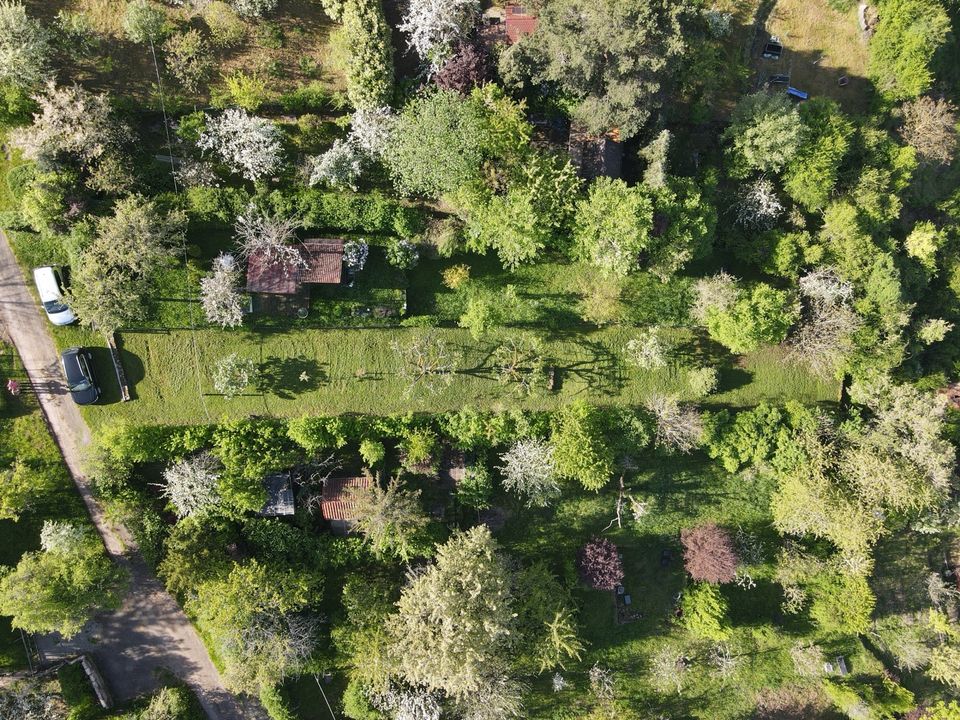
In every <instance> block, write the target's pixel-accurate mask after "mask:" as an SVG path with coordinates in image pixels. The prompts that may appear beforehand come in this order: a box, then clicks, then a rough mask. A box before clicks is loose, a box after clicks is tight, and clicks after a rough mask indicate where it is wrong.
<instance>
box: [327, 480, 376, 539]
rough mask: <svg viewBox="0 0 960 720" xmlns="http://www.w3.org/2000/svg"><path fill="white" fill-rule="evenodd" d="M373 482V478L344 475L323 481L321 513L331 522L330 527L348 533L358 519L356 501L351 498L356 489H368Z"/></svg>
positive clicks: (341, 532)
mask: <svg viewBox="0 0 960 720" xmlns="http://www.w3.org/2000/svg"><path fill="white" fill-rule="evenodd" d="M372 484H373V478H372V477H370V476H364V477H342V478H327V480H326V481H325V482H324V483H323V494H322V496H321V501H320V515H321V517H323V519H324V520H326V521H327V522H328V523H330V529H331V530H332V531H333V532H334V533H336V534H338V535H346V534H347V533H348V532H350V529H351V528H352V527H353V521H354V520H356V518H357V515H356V503H355V502H353V501H352V500H351V499H350V493H351V492H352V491H355V490H366V489H367V488H369V487H370V486H371V485H372Z"/></svg>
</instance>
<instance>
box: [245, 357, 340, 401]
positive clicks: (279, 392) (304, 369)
mask: <svg viewBox="0 0 960 720" xmlns="http://www.w3.org/2000/svg"><path fill="white" fill-rule="evenodd" d="M328 380H329V377H328V373H327V371H326V370H325V369H324V367H323V366H321V365H320V363H318V362H317V361H316V360H310V359H308V358H304V357H292V358H279V357H268V358H266V359H265V360H264V361H263V362H262V363H260V374H259V378H258V381H257V385H258V389H259V390H260V391H261V392H264V393H271V394H273V395H276V396H277V397H280V398H283V399H284V400H292V399H293V398H294V397H296V396H297V395H299V394H300V393H304V392H310V391H312V390H316V389H317V388H319V387H320V386H321V385H323V384H325V383H326V382H328Z"/></svg>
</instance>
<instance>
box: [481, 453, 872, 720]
mask: <svg viewBox="0 0 960 720" xmlns="http://www.w3.org/2000/svg"><path fill="white" fill-rule="evenodd" d="M625 484H626V487H627V490H628V491H629V492H630V493H631V494H632V495H633V496H634V497H636V498H637V499H646V500H647V501H648V502H650V504H651V505H650V507H651V511H650V513H649V514H648V515H647V516H646V518H645V519H644V520H643V521H642V522H640V523H634V522H632V521H626V522H624V526H623V528H622V529H619V528H616V527H614V528H613V529H612V530H608V531H606V532H604V528H605V527H606V526H607V525H608V523H609V522H610V520H611V519H612V518H613V516H614V506H615V502H616V492H615V490H614V488H613V484H612V483H611V486H609V487H608V488H606V489H605V490H604V491H603V492H602V493H601V494H599V495H585V494H584V493H583V492H582V491H581V492H577V491H576V490H575V489H574V488H568V489H566V490H565V492H564V495H563V499H562V500H561V501H560V503H559V504H558V505H557V506H556V507H555V508H552V509H549V510H531V509H527V508H522V507H514V508H512V510H511V511H510V513H509V515H510V516H509V519H508V521H507V523H506V525H505V527H504V529H503V530H502V531H501V532H500V533H499V534H498V540H499V541H500V542H501V543H502V544H503V546H504V548H505V549H506V550H507V552H509V553H511V554H513V555H517V556H522V557H525V558H537V559H538V560H541V559H542V560H546V561H547V562H548V563H550V564H551V565H552V566H553V567H558V568H566V571H565V573H564V576H565V580H567V581H568V582H570V584H571V586H572V587H573V593H574V595H575V596H576V599H577V601H578V605H579V606H580V607H582V608H583V610H582V612H581V615H580V626H581V631H582V636H583V638H584V639H585V640H586V641H587V642H588V645H587V650H586V652H585V654H584V657H583V660H582V662H579V663H574V664H572V665H569V666H568V667H567V669H566V670H565V671H563V672H562V674H563V676H564V677H565V679H566V680H567V681H568V683H569V684H570V685H569V688H568V689H566V690H564V691H563V692H561V693H554V692H552V690H551V688H550V677H549V676H545V677H542V678H540V679H538V681H537V682H536V684H535V692H534V693H533V695H532V698H531V703H530V705H529V706H528V707H527V708H526V712H525V717H529V718H544V719H546V718H579V717H585V716H587V715H588V714H589V712H590V709H591V708H592V707H593V700H592V698H591V697H590V694H589V692H588V680H587V673H588V671H589V669H590V668H591V667H592V666H593V664H594V663H599V664H600V665H602V666H604V667H607V668H610V669H611V670H612V671H613V672H614V674H615V677H616V692H617V696H618V697H619V698H621V699H622V700H623V702H624V703H625V705H626V706H627V707H630V708H631V709H633V710H634V711H636V712H637V713H638V715H642V716H643V717H660V716H662V715H666V716H668V717H684V718H710V719H711V720H721V719H726V718H730V719H731V720H732V719H733V718H744V717H749V716H750V714H751V712H752V711H753V709H754V707H755V700H756V696H757V695H758V694H759V693H761V692H763V691H764V690H767V689H771V688H778V687H781V686H783V685H790V684H791V683H794V682H797V681H798V678H797V676H796V675H795V673H794V670H793V664H792V662H791V659H790V656H789V648H790V647H791V646H792V645H793V644H794V643H796V642H798V641H812V640H816V641H818V642H821V643H824V644H825V646H827V647H828V648H829V652H831V653H833V654H843V655H844V656H845V657H846V658H847V661H848V663H849V664H850V666H851V668H852V669H853V672H854V673H856V674H862V675H864V676H876V675H877V674H879V672H880V671H881V669H882V666H881V665H880V663H879V662H878V661H877V660H876V658H874V657H873V656H872V655H871V654H870V653H869V652H867V650H866V649H865V648H864V647H863V645H861V644H860V643H859V642H858V641H857V640H855V639H848V640H845V641H844V642H842V643H840V644H836V643H833V644H831V643H829V641H827V640H826V639H825V638H819V637H816V633H815V632H814V631H813V628H812V627H811V626H810V625H809V624H807V623H805V622H802V621H798V620H796V619H793V618H791V617H789V616H788V617H786V618H785V617H784V616H783V615H782V613H781V612H780V609H779V607H780V601H781V599H782V598H781V593H780V590H779V587H778V586H776V585H775V584H774V583H773V582H772V581H771V578H772V574H773V569H774V563H773V560H774V548H775V547H776V546H777V544H778V541H777V538H776V533H775V532H774V531H773V529H772V527H771V525H770V517H769V514H768V511H767V510H766V508H767V507H768V503H769V495H770V492H771V490H772V486H771V484H770V482H769V481H767V480H764V479H761V478H746V477H744V476H741V475H731V474H728V473H726V472H724V471H723V470H722V469H720V468H718V467H717V466H716V464H715V463H712V462H710V461H709V460H708V459H707V458H705V457H704V456H702V455H693V456H690V457H682V458H678V457H671V456H662V455H661V456H654V457H649V456H648V457H645V458H643V459H642V461H641V462H640V465H639V467H638V468H637V470H636V471H635V472H634V473H632V474H630V475H628V476H627V477H626V478H625ZM705 521H714V522H717V523H719V524H721V525H723V526H725V527H727V528H730V529H731V530H733V531H735V530H736V529H737V528H742V529H743V530H744V531H745V532H746V533H748V534H749V535H750V536H751V537H752V538H754V540H755V541H756V542H758V543H759V544H760V546H761V548H762V550H761V554H762V559H761V561H760V562H759V563H757V564H754V565H751V566H749V568H748V569H749V571H750V573H751V574H752V576H753V578H754V580H755V581H756V583H757V587H756V588H754V589H753V590H744V589H742V588H739V587H737V586H735V585H725V586H723V588H722V589H723V593H724V595H725V596H726V598H727V600H728V601H729V604H730V621H731V625H732V627H733V634H732V637H731V638H730V640H729V645H730V648H731V651H732V654H733V655H734V656H735V658H736V661H737V669H736V671H735V675H734V676H732V677H731V678H729V679H728V680H726V681H724V680H723V679H721V678H719V677H717V676H716V674H715V673H712V672H710V671H709V665H708V663H707V662H706V655H707V653H708V652H709V650H710V647H711V645H710V644H709V643H704V642H699V641H697V640H695V639H693V638H691V637H690V636H689V635H688V634H686V632H685V631H683V630H682V629H681V628H679V627H677V626H676V624H675V623H674V613H673V610H674V606H675V601H676V597H677V595H678V593H680V591H681V590H682V589H683V587H684V585H685V584H686V582H687V580H686V576H685V573H684V570H683V561H682V555H681V547H680V543H679V531H680V530H681V529H682V528H684V527H689V526H691V525H696V524H698V523H700V522H705ZM600 534H603V535H604V536H606V537H609V538H610V539H611V540H612V541H613V542H615V543H616V544H617V546H618V547H619V549H620V551H621V553H622V554H623V561H624V570H625V577H624V587H625V591H626V593H628V594H630V595H631V597H632V600H633V604H632V607H633V609H634V610H635V611H637V612H639V613H640V614H641V617H640V619H639V620H636V621H634V622H632V623H628V624H625V625H621V624H618V623H617V622H616V620H615V610H614V607H615V604H614V595H613V593H610V592H601V591H593V590H588V589H586V588H584V587H583V585H582V584H581V583H579V582H578V580H577V578H576V573H575V570H574V567H573V558H574V557H576V553H577V551H578V549H579V548H580V547H581V546H582V545H583V544H584V543H586V541H587V540H588V539H589V538H590V537H591V536H594V535H600ZM663 550H668V551H670V553H671V555H672V556H671V560H670V561H669V562H668V563H667V564H666V565H665V566H664V565H663V564H662V563H661V553H662V551H663ZM663 648H675V649H678V650H681V651H682V652H684V653H685V654H686V655H688V656H689V657H691V658H694V669H693V670H692V671H691V673H690V677H689V678H688V679H687V681H686V682H685V687H684V690H683V693H682V694H676V693H675V692H671V691H667V692H662V691H658V690H657V689H655V688H654V687H653V686H652V685H651V684H650V680H649V675H648V674H647V669H648V663H649V662H650V660H651V658H653V657H654V656H655V655H656V653H657V652H658V651H659V650H661V649H663ZM806 682H807V683H808V684H809V685H810V686H811V687H813V688H817V687H818V685H819V680H817V679H813V680H808V681H806ZM824 717H833V716H832V715H829V716H824Z"/></svg>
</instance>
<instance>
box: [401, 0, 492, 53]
mask: <svg viewBox="0 0 960 720" xmlns="http://www.w3.org/2000/svg"><path fill="white" fill-rule="evenodd" d="M479 18H480V3H479V0H412V1H411V2H410V3H409V5H408V7H407V12H406V14H405V15H404V16H403V22H402V23H401V24H400V30H401V31H403V32H405V33H407V34H408V35H409V36H410V40H409V42H410V47H411V48H412V49H413V50H414V51H416V53H417V55H419V56H420V58H421V59H423V60H425V61H426V62H429V63H430V65H431V67H433V68H434V69H438V68H440V67H441V66H442V65H443V63H444V61H445V60H447V59H448V58H449V57H450V56H452V55H453V52H454V49H455V47H456V45H457V42H458V41H460V40H464V39H465V38H466V37H467V36H468V35H469V34H470V31H471V30H473V27H474V25H476V23H477V20H479Z"/></svg>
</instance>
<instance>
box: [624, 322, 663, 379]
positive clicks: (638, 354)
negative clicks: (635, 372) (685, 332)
mask: <svg viewBox="0 0 960 720" xmlns="http://www.w3.org/2000/svg"><path fill="white" fill-rule="evenodd" d="M672 349H673V344H672V343H671V342H670V340H669V338H667V337H666V336H665V335H664V333H663V328H662V327H660V326H659V325H652V326H650V327H648V328H644V329H643V330H641V331H640V334H639V335H638V336H637V337H635V338H631V339H630V340H629V341H628V342H627V344H626V347H625V351H626V356H627V361H628V362H630V363H631V364H632V365H636V366H637V367H638V368H640V369H641V370H657V369H659V368H664V367H666V366H667V359H668V358H669V355H670V351H671V350H672Z"/></svg>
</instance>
